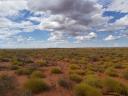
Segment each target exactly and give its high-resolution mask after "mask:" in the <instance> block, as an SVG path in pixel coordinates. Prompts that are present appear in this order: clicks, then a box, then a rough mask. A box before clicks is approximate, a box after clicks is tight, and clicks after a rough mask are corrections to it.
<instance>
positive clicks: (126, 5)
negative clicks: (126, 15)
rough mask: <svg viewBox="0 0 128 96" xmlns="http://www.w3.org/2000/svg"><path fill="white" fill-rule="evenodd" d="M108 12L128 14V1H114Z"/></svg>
mask: <svg viewBox="0 0 128 96" xmlns="http://www.w3.org/2000/svg"><path fill="white" fill-rule="evenodd" d="M107 10H108V11H117V12H128V0H112V3H111V4H110V5H109V6H108V8H107Z"/></svg>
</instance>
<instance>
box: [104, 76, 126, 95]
mask: <svg viewBox="0 0 128 96" xmlns="http://www.w3.org/2000/svg"><path fill="white" fill-rule="evenodd" d="M103 91H104V92H105V93H108V92H115V93H118V94H120V95H121V96H122V95H123V96H128V87H127V86H125V85H124V84H122V83H121V82H119V81H116V80H114V79H112V78H105V80H104V84H103Z"/></svg>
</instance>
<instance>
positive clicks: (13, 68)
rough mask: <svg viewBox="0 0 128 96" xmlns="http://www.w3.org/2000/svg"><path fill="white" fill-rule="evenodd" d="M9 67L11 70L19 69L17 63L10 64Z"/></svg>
mask: <svg viewBox="0 0 128 96" xmlns="http://www.w3.org/2000/svg"><path fill="white" fill-rule="evenodd" d="M10 69H11V70H18V69H20V66H18V65H11V66H10Z"/></svg>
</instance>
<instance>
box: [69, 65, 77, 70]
mask: <svg viewBox="0 0 128 96" xmlns="http://www.w3.org/2000/svg"><path fill="white" fill-rule="evenodd" d="M70 69H71V70H76V69H79V66H78V65H77V64H71V65H70Z"/></svg>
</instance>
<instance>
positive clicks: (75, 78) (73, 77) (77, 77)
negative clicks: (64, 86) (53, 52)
mask: <svg viewBox="0 0 128 96" xmlns="http://www.w3.org/2000/svg"><path fill="white" fill-rule="evenodd" d="M69 78H70V80H72V81H75V82H77V83H79V82H81V81H82V76H80V75H78V74H71V75H70V77H69Z"/></svg>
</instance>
